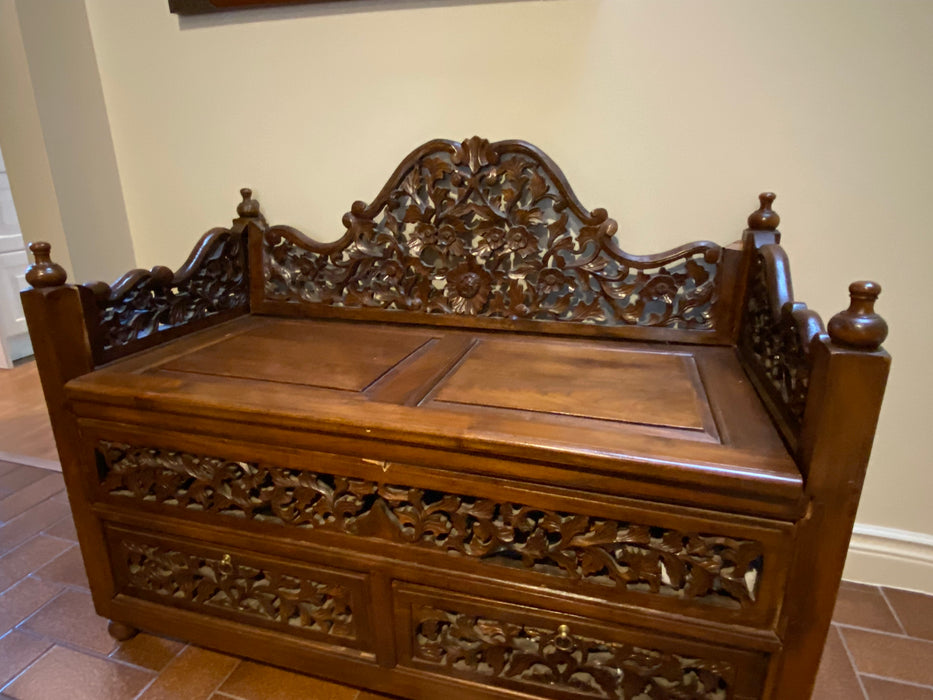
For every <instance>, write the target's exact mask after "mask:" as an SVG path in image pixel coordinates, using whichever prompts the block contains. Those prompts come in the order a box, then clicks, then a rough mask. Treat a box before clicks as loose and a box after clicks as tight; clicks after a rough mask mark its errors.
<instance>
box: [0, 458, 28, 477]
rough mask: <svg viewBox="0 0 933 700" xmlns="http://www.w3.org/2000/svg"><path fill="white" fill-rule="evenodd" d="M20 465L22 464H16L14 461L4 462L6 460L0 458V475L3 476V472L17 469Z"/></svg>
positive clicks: (6, 472) (7, 472)
mask: <svg viewBox="0 0 933 700" xmlns="http://www.w3.org/2000/svg"><path fill="white" fill-rule="evenodd" d="M21 466H23V465H22V464H16V463H15V462H6V461H4V460H2V459H0V476H4V475H5V474H9V473H10V472H11V471H13V470H14V469H19V468H20V467H21Z"/></svg>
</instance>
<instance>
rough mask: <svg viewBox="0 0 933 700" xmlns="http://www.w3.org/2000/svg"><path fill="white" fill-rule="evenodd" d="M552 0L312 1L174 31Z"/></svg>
mask: <svg viewBox="0 0 933 700" xmlns="http://www.w3.org/2000/svg"><path fill="white" fill-rule="evenodd" d="M554 1H555V0H350V1H348V2H312V3H311V4H309V5H283V6H281V7H261V8H256V9H252V10H235V11H218V12H210V13H207V14H203V15H188V16H183V15H179V16H178V28H179V29H182V30H186V29H203V28H206V27H216V26H221V25H225V24H249V23H252V22H271V21H276V20H283V19H296V18H301V17H322V16H325V15H346V14H353V13H358V12H361V13H362V12H391V11H392V10H421V9H429V8H443V7H458V6H461V5H489V4H499V5H501V4H502V3H504V2H508V3H516V2H554ZM167 11H168V8H166V12H167Z"/></svg>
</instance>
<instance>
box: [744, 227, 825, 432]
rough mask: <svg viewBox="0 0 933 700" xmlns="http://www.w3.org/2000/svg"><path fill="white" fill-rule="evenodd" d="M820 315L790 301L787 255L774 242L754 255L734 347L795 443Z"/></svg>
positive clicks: (806, 391) (804, 402)
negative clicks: (741, 319)
mask: <svg viewBox="0 0 933 700" xmlns="http://www.w3.org/2000/svg"><path fill="white" fill-rule="evenodd" d="M823 332H824V331H823V323H822V321H821V320H820V317H819V316H818V315H817V314H816V313H814V312H813V311H810V310H809V309H807V307H806V305H805V304H801V303H795V302H794V301H793V297H792V292H791V287H790V277H789V272H788V263H787V256H786V254H785V253H784V251H783V249H782V248H780V246H778V245H776V244H767V245H764V246H762V247H761V248H760V249H759V250H757V251H756V252H755V254H754V258H753V260H752V269H751V276H750V279H749V286H748V292H747V295H746V303H745V312H744V318H743V323H742V331H741V335H740V337H739V347H740V349H741V351H742V355H743V356H744V360H745V362H746V366H747V367H749V368H750V370H751V372H752V373H753V377H752V378H753V379H755V380H756V381H757V383H758V385H759V391H760V392H762V393H763V396H764V398H765V399H766V401H767V402H769V403H770V404H771V405H772V407H773V410H774V411H776V412H777V415H778V416H780V417H781V419H782V421H783V422H782V423H780V424H779V427H780V429H781V431H782V433H783V434H784V437H785V439H786V440H787V441H788V442H789V444H791V445H794V444H795V443H796V436H797V432H798V431H799V429H800V424H801V422H802V420H803V414H804V410H805V409H806V405H807V393H808V391H809V387H810V366H811V360H810V354H809V344H810V341H811V340H812V338H813V337H814V336H816V335H818V334H820V333H823Z"/></svg>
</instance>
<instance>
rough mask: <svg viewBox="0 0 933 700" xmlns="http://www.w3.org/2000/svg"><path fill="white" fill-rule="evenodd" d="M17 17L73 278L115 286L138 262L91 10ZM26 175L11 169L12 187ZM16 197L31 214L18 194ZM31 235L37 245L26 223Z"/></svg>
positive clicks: (65, 1)
mask: <svg viewBox="0 0 933 700" xmlns="http://www.w3.org/2000/svg"><path fill="white" fill-rule="evenodd" d="M16 14H17V15H18V20H19V29H20V33H21V37H22V44H23V46H24V48H25V53H26V58H27V63H28V69H29V79H30V82H31V85H32V92H33V99H34V105H35V108H36V111H37V114H38V117H39V121H40V123H41V126H42V136H43V139H44V145H45V155H46V158H47V161H46V162H47V163H48V168H49V172H50V173H51V177H52V181H53V183H54V186H55V194H56V199H57V205H58V206H57V209H58V213H59V214H60V216H61V222H62V226H63V229H64V233H65V237H66V238H67V240H68V252H69V254H70V262H71V265H70V268H69V271H70V272H71V273H72V279H76V280H79V281H86V280H88V279H104V280H108V281H111V280H113V279H114V278H115V277H116V276H118V275H120V274H122V273H123V272H125V271H126V270H127V269H128V268H129V267H131V266H132V265H133V264H134V262H135V255H134V253H133V244H132V239H131V238H130V232H129V222H128V220H127V216H126V210H125V208H124V207H123V193H122V185H121V183H120V177H119V174H118V172H117V163H116V159H115V157H114V151H113V142H112V141H111V138H110V128H109V123H108V119H107V112H106V109H105V106H104V97H103V93H102V90H101V85H100V74H99V71H98V69H97V61H96V56H95V54H94V47H93V44H92V42H91V31H90V27H89V25H88V20H87V13H86V11H85V7H84V4H83V3H82V2H76V1H75V0H17V1H16ZM18 108H19V105H13V109H15V110H18ZM14 133H15V132H14ZM15 138H16V136H14V139H15ZM18 171H19V168H18V167H17V164H12V163H11V164H10V176H11V181H12V180H13V179H14V178H18V177H19V176H18ZM13 196H14V198H16V199H15V203H16V206H17V209H18V210H23V209H24V206H23V204H22V202H21V201H20V200H19V195H18V193H17V191H16V190H15V189H14V192H13ZM25 211H26V214H27V216H28V215H29V214H30V212H29V209H28V208H26V210H25ZM23 231H24V233H26V235H27V236H29V237H30V238H32V237H33V234H32V231H31V230H29V229H27V223H26V222H24V223H23ZM55 256H56V258H58V257H59V256H58V251H57V249H56V251H55Z"/></svg>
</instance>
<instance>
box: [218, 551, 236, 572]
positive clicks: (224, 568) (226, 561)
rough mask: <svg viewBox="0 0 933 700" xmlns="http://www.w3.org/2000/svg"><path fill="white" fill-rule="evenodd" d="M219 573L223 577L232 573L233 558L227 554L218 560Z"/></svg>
mask: <svg viewBox="0 0 933 700" xmlns="http://www.w3.org/2000/svg"><path fill="white" fill-rule="evenodd" d="M220 572H221V573H222V574H224V575H227V574H232V573H233V557H231V556H230V555H229V554H224V555H223V556H222V557H221V558H220Z"/></svg>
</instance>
